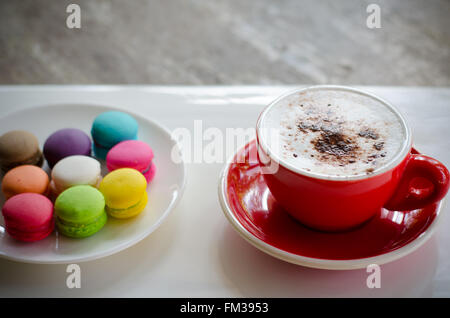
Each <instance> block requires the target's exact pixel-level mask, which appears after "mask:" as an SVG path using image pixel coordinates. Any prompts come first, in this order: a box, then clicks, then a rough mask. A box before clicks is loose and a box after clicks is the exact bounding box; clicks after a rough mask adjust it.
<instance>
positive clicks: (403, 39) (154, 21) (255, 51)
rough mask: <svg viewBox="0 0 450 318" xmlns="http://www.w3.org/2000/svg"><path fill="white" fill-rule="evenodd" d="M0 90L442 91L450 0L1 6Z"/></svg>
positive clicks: (15, 0) (448, 66)
mask: <svg viewBox="0 0 450 318" xmlns="http://www.w3.org/2000/svg"><path fill="white" fill-rule="evenodd" d="M69 3H77V4H79V5H80V7H81V29H68V28H67V27H66V18H67V16H68V13H66V7H67V5H68V4H69ZM370 3H376V4H378V5H379V6H380V8H381V28H380V29H369V28H367V26H366V19H367V17H368V15H369V13H367V12H366V8H367V6H368V4H370ZM0 83H1V84H44V83H52V84H110V83H114V84H161V85H165V84H186V85H202V84H207V85H215V84H226V85H237V84H325V83H330V84H331V83H332V84H349V85H351V84H359V85H365V84H367V85H408V86H411V85H412V86H415V85H426V86H448V85H449V84H450V1H449V0H429V1H424V0H396V1H393V0H385V1H361V0H342V1H336V0H328V1H323V0H322V1H315V0H277V1H274V0H127V1H125V0H122V1H120V0H115V1H109V0H98V1H94V0H71V1H65V0H52V1H50V0H20V1H19V0H0Z"/></svg>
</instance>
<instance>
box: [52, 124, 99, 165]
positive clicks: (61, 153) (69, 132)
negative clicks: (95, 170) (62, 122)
mask: <svg viewBox="0 0 450 318" xmlns="http://www.w3.org/2000/svg"><path fill="white" fill-rule="evenodd" d="M91 148H92V143H91V139H90V138H89V136H88V135H87V134H86V133H85V132H83V131H82V130H80V129H76V128H64V129H60V130H57V131H55V132H54V133H53V134H51V135H50V136H49V137H48V138H47V140H46V141H45V143H44V157H45V159H46V160H47V163H48V165H49V167H50V168H53V166H54V165H55V164H56V163H57V162H58V161H59V160H61V159H63V158H65V157H68V156H73V155H83V156H90V155H91Z"/></svg>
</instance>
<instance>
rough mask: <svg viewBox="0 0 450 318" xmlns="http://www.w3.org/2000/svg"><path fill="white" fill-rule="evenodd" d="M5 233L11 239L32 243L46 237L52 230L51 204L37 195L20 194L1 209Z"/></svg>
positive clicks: (43, 197)
mask: <svg viewBox="0 0 450 318" xmlns="http://www.w3.org/2000/svg"><path fill="white" fill-rule="evenodd" d="M2 214H3V218H4V220H5V229H6V232H7V233H8V234H9V235H11V236H12V237H13V238H15V239H17V240H20V241H25V242H33V241H38V240H42V239H43V238H45V237H47V236H48V235H49V234H50V233H51V232H52V231H53V228H54V220H53V204H52V202H51V201H50V200H49V199H48V198H46V197H45V196H43V195H42V194H37V193H21V194H18V195H15V196H13V197H11V198H10V199H8V200H7V201H6V202H5V204H4V205H3V208H2Z"/></svg>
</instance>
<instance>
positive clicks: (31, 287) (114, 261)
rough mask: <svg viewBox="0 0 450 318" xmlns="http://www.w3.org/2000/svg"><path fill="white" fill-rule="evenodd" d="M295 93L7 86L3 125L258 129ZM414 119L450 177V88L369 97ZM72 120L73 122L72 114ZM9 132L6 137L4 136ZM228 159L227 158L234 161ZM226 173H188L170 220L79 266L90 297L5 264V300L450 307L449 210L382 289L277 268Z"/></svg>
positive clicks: (33, 270)
mask: <svg viewBox="0 0 450 318" xmlns="http://www.w3.org/2000/svg"><path fill="white" fill-rule="evenodd" d="M292 88H293V87H272V86H270V87H253V86H248V87H245V86H244V87H242V86H236V87H216V86H212V87H165V86H54V85H51V86H0V116H3V115H5V114H6V113H9V112H13V111H16V110H18V109H23V108H28V107H34V106H39V105H46V104H56V103H91V104H101V105H112V106H116V107H123V108H125V109H127V110H130V111H134V112H139V113H140V114H142V115H144V116H149V117H151V118H153V119H155V120H157V121H159V122H160V123H162V124H163V125H165V126H166V127H168V128H169V129H172V130H173V129H175V128H179V127H186V128H188V129H189V130H190V131H193V129H194V120H200V119H201V120H203V129H206V128H207V127H218V128H219V129H221V130H222V131H225V128H227V127H242V128H249V127H254V126H255V122H256V118H257V115H258V113H259V112H260V111H261V109H262V108H263V107H264V105H265V104H267V103H268V102H270V101H271V100H272V99H274V97H276V96H278V95H280V94H281V93H284V92H286V91H288V90H290V89H292ZM360 88H363V89H365V90H367V91H369V92H372V93H375V94H376V95H378V96H380V97H382V98H385V99H387V100H389V101H391V102H392V103H393V104H394V105H396V106H397V107H398V108H400V110H401V111H402V112H403V113H404V114H405V116H406V118H407V120H408V121H409V122H410V124H411V126H412V130H413V136H414V145H415V146H416V147H417V148H418V149H419V150H420V151H421V152H423V153H425V154H428V155H431V156H433V157H435V158H437V159H439V160H440V161H442V162H443V163H444V164H445V165H447V166H448V167H450V152H449V150H450V138H449V137H450V88H419V87H411V88H404V87H360ZM68 115H69V114H68ZM0 129H1V127H0ZM225 159H226V158H224V160H225ZM222 166H223V164H219V163H213V164H206V163H188V164H187V177H188V182H187V188H186V190H185V192H184V196H183V198H182V199H181V201H180V203H179V205H178V206H177V207H176V209H175V210H174V211H173V213H172V214H171V215H170V216H169V218H168V219H167V220H166V221H165V222H164V223H163V224H162V225H161V227H160V228H159V229H157V230H156V231H155V232H154V233H153V234H151V235H150V236H148V237H147V238H146V239H144V240H143V241H141V242H140V243H138V244H136V245H135V246H133V247H131V248H129V249H127V250H125V251H122V252H120V253H117V254H115V255H112V256H109V257H106V258H103V259H99V260H95V261H90V262H85V263H80V264H79V265H80V267H81V288H80V289H69V288H67V286H66V279H67V276H68V275H69V274H68V273H66V265H34V264H24V263H16V262H12V261H8V260H4V259H0V297H52V296H56V297H305V296H308V297H311V296H313V297H317V296H319V297H321V296H325V297H347V296H356V297H393V296H396V297H431V296H433V297H449V296H450V248H449V245H450V217H449V216H448V213H449V212H450V211H449V207H448V204H447V205H444V208H443V211H442V213H443V217H442V218H441V224H440V225H439V227H438V229H437V231H436V233H435V234H434V235H433V237H432V238H431V239H430V240H429V241H428V242H427V243H426V244H425V245H423V246H422V247H421V248H419V249H418V250H417V251H415V252H413V253H412V254H410V255H408V256H406V257H404V258H402V259H400V260H397V261H395V262H392V263H389V264H385V265H382V266H381V288H380V289H369V288H367V286H366V279H367V276H368V275H369V274H368V273H366V271H365V270H364V269H362V270H352V271H327V270H318V269H310V268H304V267H300V266H296V265H292V264H289V263H285V262H283V261H281V260H278V259H275V258H273V257H271V256H269V255H266V254H265V253H263V252H261V251H259V250H257V249H256V248H254V247H253V246H251V245H249V244H248V243H247V242H246V241H244V239H242V238H241V237H240V236H239V235H238V234H237V233H236V232H235V231H234V230H233V228H232V227H231V225H230V224H229V223H228V222H227V220H226V218H225V217H224V215H223V213H222V211H221V208H220V206H219V202H218V199H217V181H218V177H219V173H220V171H221V169H222Z"/></svg>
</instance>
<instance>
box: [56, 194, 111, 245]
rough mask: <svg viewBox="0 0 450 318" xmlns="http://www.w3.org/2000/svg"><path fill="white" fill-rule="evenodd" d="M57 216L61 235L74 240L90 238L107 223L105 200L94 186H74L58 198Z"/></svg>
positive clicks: (57, 224)
mask: <svg viewBox="0 0 450 318" xmlns="http://www.w3.org/2000/svg"><path fill="white" fill-rule="evenodd" d="M55 215H56V226H57V227H58V231H59V232H60V233H61V234H63V235H66V236H69V237H74V238H83V237H88V236H91V235H92V234H94V233H97V232H98V231H99V230H100V229H101V228H102V227H103V226H104V225H105V223H106V220H107V216H106V212H105V199H104V197H103V194H102V193H101V192H100V191H98V190H97V189H96V188H94V187H92V186H89V185H78V186H74V187H71V188H69V189H67V190H65V191H63V192H62V193H61V194H60V195H59V196H58V198H56V202H55Z"/></svg>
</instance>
